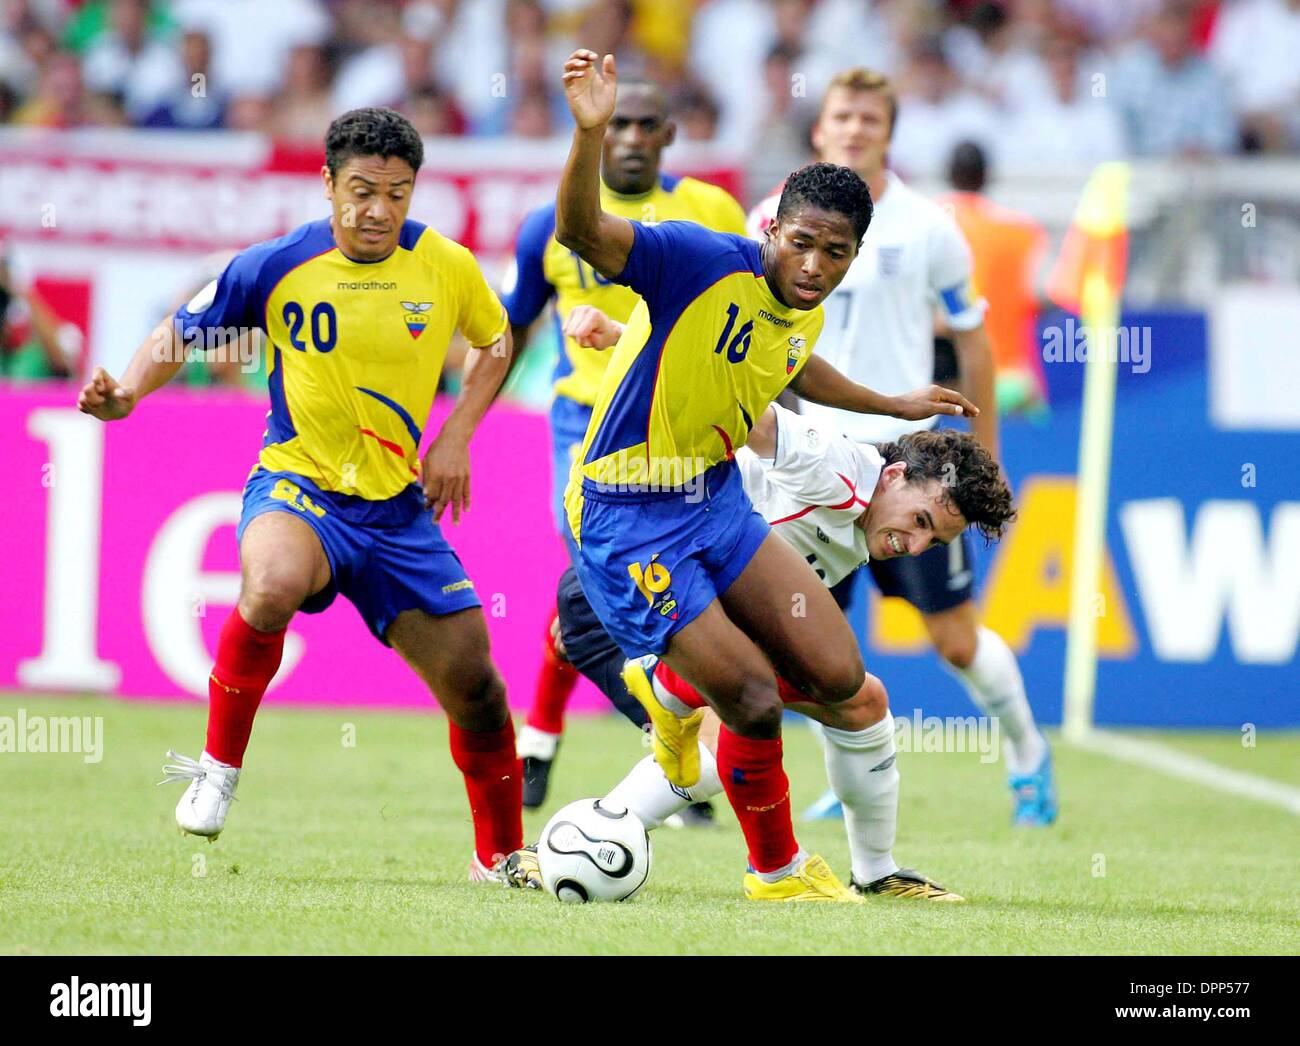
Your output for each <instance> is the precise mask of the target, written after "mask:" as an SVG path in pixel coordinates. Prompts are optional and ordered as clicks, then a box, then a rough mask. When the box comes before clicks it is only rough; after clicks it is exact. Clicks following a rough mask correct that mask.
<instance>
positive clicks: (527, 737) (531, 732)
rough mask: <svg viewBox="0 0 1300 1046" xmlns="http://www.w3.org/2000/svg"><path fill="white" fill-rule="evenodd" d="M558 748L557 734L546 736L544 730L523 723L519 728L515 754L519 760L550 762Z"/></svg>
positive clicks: (558, 736) (558, 738)
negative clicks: (543, 760)
mask: <svg viewBox="0 0 1300 1046" xmlns="http://www.w3.org/2000/svg"><path fill="white" fill-rule="evenodd" d="M559 747H560V735H559V734H548V733H547V732H546V731H545V730H538V729H537V727H535V726H529V725H528V724H527V723H525V724H524V725H523V726H521V727H520V728H519V739H518V740H517V741H516V742H515V754H516V755H517V756H519V758H520V759H545V760H546V761H547V762H550V761H551V760H552V759H554V758H555V752H556V749H558V748H559Z"/></svg>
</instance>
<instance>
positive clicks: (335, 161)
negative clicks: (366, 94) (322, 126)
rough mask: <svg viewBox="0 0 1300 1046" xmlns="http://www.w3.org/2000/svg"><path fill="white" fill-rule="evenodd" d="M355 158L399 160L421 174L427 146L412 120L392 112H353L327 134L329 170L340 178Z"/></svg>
mask: <svg viewBox="0 0 1300 1046" xmlns="http://www.w3.org/2000/svg"><path fill="white" fill-rule="evenodd" d="M353 156H382V157H383V158H384V159H388V157H390V156H396V157H397V158H398V159H401V160H405V161H406V162H407V163H409V164H410V165H411V170H413V171H418V170H419V169H420V164H422V163H424V143H423V142H422V141H420V135H419V133H418V132H417V131H416V129H415V128H414V127H413V126H412V125H411V121H410V120H408V119H407V118H406V117H405V116H403V115H402V114H401V113H399V112H395V111H394V110H392V109H382V108H373V107H372V108H368V109H353V110H351V111H349V112H346V113H344V114H343V115H342V116H339V117H335V119H334V122H333V123H331V124H330V127H329V130H328V131H326V132H325V166H327V167H328V168H329V169H330V174H331V175H332V176H335V177H337V176H338V173H339V168H340V167H342V166H343V165H344V164H345V163H347V161H348V160H349V159H350V158H351V157H353Z"/></svg>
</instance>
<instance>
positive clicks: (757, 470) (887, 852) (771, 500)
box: [504, 309, 1014, 901]
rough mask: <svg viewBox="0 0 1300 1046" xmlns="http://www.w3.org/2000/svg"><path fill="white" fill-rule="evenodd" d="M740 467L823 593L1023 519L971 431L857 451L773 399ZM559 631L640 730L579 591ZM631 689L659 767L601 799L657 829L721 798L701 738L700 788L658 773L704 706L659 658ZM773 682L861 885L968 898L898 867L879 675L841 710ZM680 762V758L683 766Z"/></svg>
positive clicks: (611, 335) (889, 743) (518, 855)
mask: <svg viewBox="0 0 1300 1046" xmlns="http://www.w3.org/2000/svg"><path fill="white" fill-rule="evenodd" d="M586 318H590V321H591V327H589V328H587V329H584V330H582V331H576V332H575V335H574V336H575V337H578V338H580V339H584V338H585V339H590V341H591V343H592V344H594V345H596V346H597V347H601V346H603V345H608V344H612V342H613V340H614V339H615V338H616V336H617V333H618V331H619V326H618V325H617V324H614V323H612V322H611V321H608V320H607V319H606V318H605V317H604V316H602V315H601V314H600V313H599V312H597V310H594V309H590V310H586V311H585V312H584V313H579V312H578V310H575V315H574V316H572V317H571V318H570V323H571V324H574V325H578V326H580V325H582V324H583V322H584V319H586ZM566 329H568V328H567V327H566ZM736 461H737V464H738V465H739V466H740V469H741V475H742V478H743V482H744V486H745V492H746V493H747V494H748V495H749V498H750V500H751V501H752V502H753V504H754V507H755V509H757V511H758V512H759V513H760V514H761V515H762V516H763V517H764V518H765V519H766V520H767V521H768V523H769V525H770V526H771V527H772V529H773V530H774V531H776V533H778V534H779V535H781V537H782V538H783V539H784V540H785V541H787V542H788V543H789V544H790V545H792V546H793V547H794V548H795V549H796V550H797V551H798V552H799V553H800V554H801V555H803V556H804V557H805V558H806V559H807V561H808V563H809V565H810V566H812V568H813V570H814V571H815V572H816V573H817V575H818V576H819V577H820V578H821V579H822V581H823V582H824V583H825V584H826V585H827V586H828V587H830V586H833V585H835V584H836V583H837V582H839V581H841V580H842V579H843V578H845V577H848V576H850V575H851V574H852V573H853V572H854V571H856V570H857V568H858V567H859V566H861V565H862V564H864V563H866V562H868V560H875V559H876V558H881V559H885V560H891V559H896V558H901V557H904V556H908V555H916V554H918V553H920V552H922V551H923V550H925V549H927V548H930V547H932V546H935V545H941V544H947V543H950V542H954V541H956V540H957V539H959V538H960V536H961V535H962V534H963V533H964V532H965V529H966V527H967V525H968V524H973V525H975V526H977V527H978V528H979V529H980V530H981V531H982V532H983V533H984V534H985V535H986V536H987V537H990V538H996V537H997V536H999V535H1000V534H1001V533H1002V531H1003V529H1004V528H1005V526H1006V525H1007V523H1008V522H1009V521H1010V519H1011V518H1012V517H1013V515H1014V508H1013V506H1012V500H1011V493H1010V491H1009V490H1008V489H1007V487H1006V484H1005V482H1004V481H1003V479H1002V477H1001V474H1000V470H999V469H998V467H997V464H996V462H995V461H994V460H993V459H992V458H991V457H990V455H989V454H988V453H987V451H985V450H984V449H983V448H982V447H981V446H980V445H979V444H978V443H977V442H976V441H975V440H974V439H972V438H971V437H970V436H967V435H965V434H961V433H957V432H953V431H946V432H943V433H921V434H918V435H914V436H908V437H906V438H905V439H903V440H902V441H899V442H889V443H885V444H882V445H881V446H880V447H879V448H877V447H875V446H872V445H870V444H862V443H855V442H854V441H852V440H850V439H849V438H848V437H847V436H845V435H843V434H842V433H840V432H839V431H838V430H837V429H836V428H835V426H834V424H833V423H831V422H828V421H826V420H824V419H814V418H809V417H805V416H801V415H799V414H795V413H794V412H792V411H789V410H786V409H785V408H783V407H779V406H777V405H775V404H774V405H773V406H771V407H769V408H768V410H767V411H766V412H765V414H764V415H763V416H762V417H761V418H759V419H758V422H757V424H756V425H755V426H754V429H753V431H752V432H751V433H750V437H749V442H748V444H747V445H746V446H745V447H742V448H741V449H739V450H738V451H737V452H736ZM563 589H564V586H563V585H562V591H563ZM779 612H782V613H788V612H789V608H781V610H780V611H779ZM560 622H561V632H562V638H563V639H564V640H565V644H564V645H565V648H566V650H569V651H570V652H577V656H575V657H574V663H575V664H576V665H577V667H578V668H579V670H580V671H582V672H583V674H585V675H587V676H588V677H589V678H591V679H592V680H593V681H595V682H596V683H597V685H599V686H600V687H601V689H602V690H605V691H606V693H607V694H608V695H609V696H610V698H611V700H613V701H614V703H615V704H616V706H618V707H619V708H620V710H622V711H624V714H625V715H628V717H629V718H631V719H633V721H634V722H636V721H637V719H636V717H634V716H632V715H629V714H628V712H627V710H626V708H625V707H624V706H625V705H626V693H624V692H622V691H621V690H618V689H616V688H617V687H618V684H617V683H615V682H613V680H614V679H616V678H617V677H616V675H615V672H614V671H611V670H610V667H609V665H608V664H607V662H611V661H612V662H615V663H621V662H622V654H621V652H620V651H619V650H618V649H617V647H615V646H614V644H613V643H612V642H610V643H608V644H606V645H605V646H603V647H602V646H601V645H600V631H601V630H600V626H599V622H596V621H595V618H594V615H593V614H591V612H590V610H589V609H584V601H583V600H582V598H581V591H580V589H576V590H570V591H568V592H567V593H566V594H563V595H562V597H561V599H560ZM778 668H779V666H778ZM623 680H624V681H625V684H626V686H627V689H628V690H630V691H631V693H632V695H633V696H635V697H636V698H637V699H638V700H639V701H640V702H641V704H642V705H643V706H645V709H646V711H647V712H648V713H649V714H650V718H651V720H652V721H653V722H654V724H655V738H656V756H659V757H661V758H660V759H659V760H657V758H656V756H647V757H646V758H645V759H643V760H642V761H641V762H640V763H638V764H637V765H636V766H635V767H634V768H633V769H632V771H631V773H629V774H628V776H627V777H626V778H625V779H624V780H623V781H622V782H621V783H620V784H618V785H617V786H616V787H615V788H614V789H613V790H612V791H611V792H610V793H609V794H608V796H607V797H606V801H607V802H608V803H611V804H616V805H620V806H624V807H627V808H628V809H630V810H631V811H632V812H633V813H635V814H636V815H637V816H638V817H639V818H640V819H641V820H642V821H643V822H644V823H645V825H646V827H647V828H657V827H658V826H659V825H661V824H663V823H664V821H665V820H667V819H668V818H669V817H671V816H673V815H674V814H676V813H678V812H679V811H680V810H682V809H683V808H685V807H686V806H687V805H688V804H691V803H698V802H703V801H706V800H707V799H708V798H710V797H712V796H714V795H717V794H718V793H719V792H721V791H722V784H721V781H720V780H719V779H718V772H717V765H716V761H715V759H714V757H713V754H712V751H711V745H710V744H708V743H702V742H697V741H696V740H695V736H696V735H695V734H694V733H693V732H692V733H690V734H689V740H688V743H689V745H690V751H691V752H692V753H696V758H695V759H694V760H693V761H692V763H693V765H692V770H691V775H690V777H689V778H688V779H689V780H692V781H693V783H692V784H689V785H686V786H684V787H683V786H679V785H676V784H673V783H671V782H670V780H669V778H668V776H667V775H666V774H665V772H664V769H663V768H662V767H661V765H660V762H661V761H662V757H663V756H664V755H665V753H664V752H662V751H660V745H661V744H662V742H663V740H664V733H663V732H662V727H663V726H664V725H665V722H667V724H668V727H669V731H668V732H675V731H673V724H675V723H682V722H691V723H692V726H693V727H695V728H698V727H699V726H700V725H701V719H702V713H699V712H697V709H700V708H702V707H703V704H704V700H703V698H702V696H701V695H699V694H698V693H697V692H696V691H695V690H694V689H693V688H692V687H691V686H690V684H688V683H686V682H685V680H683V679H681V677H679V676H676V675H675V674H674V673H673V672H671V671H670V670H669V669H668V667H667V665H665V664H663V663H662V662H659V660H658V658H655V657H653V656H650V657H647V658H642V659H640V660H639V661H632V662H627V663H626V666H625V671H624V674H623ZM778 683H779V689H780V692H781V696H782V698H783V700H785V702H786V703H787V706H788V707H790V708H791V709H792V710H795V711H799V712H802V713H804V714H805V715H807V716H808V717H809V718H810V719H813V720H814V721H816V722H818V723H820V724H821V733H822V739H823V747H824V753H825V757H826V769H827V776H828V778H829V779H830V783H831V787H832V790H833V792H834V794H835V795H836V796H837V797H838V799H840V800H841V801H842V802H843V804H844V809H845V827H846V831H847V833H848V838H849V852H850V858H851V863H852V869H851V879H850V882H851V885H852V887H853V888H854V889H856V890H858V891H859V892H861V893H864V894H879V895H885V896H892V897H907V898H912V897H916V898H925V899H928V900H936V901H959V900H961V899H962V898H961V897H960V896H959V895H958V894H955V893H953V892H952V891H950V890H946V889H944V888H943V887H942V886H940V885H938V884H937V883H935V882H934V881H933V880H931V879H928V878H927V877H926V876H924V875H921V874H919V873H918V872H915V871H913V870H911V869H906V868H900V867H899V866H898V864H897V862H896V861H895V860H894V857H893V846H894V839H895V834H896V826H897V818H898V791H899V773H898V768H897V766H896V765H895V754H896V753H895V743H894V721H893V717H892V716H891V715H890V713H889V702H888V697H887V695H886V693H885V688H884V686H883V685H882V684H881V682H880V680H879V679H877V678H876V677H874V676H872V675H868V676H867V678H866V682H865V683H864V685H863V687H862V689H861V690H860V691H859V693H858V694H857V695H856V696H855V697H854V698H853V699H852V700H850V701H848V702H846V703H845V704H843V705H837V706H823V705H819V704H816V703H815V702H813V701H812V700H811V699H809V698H808V697H807V696H806V695H805V694H803V693H801V692H800V691H799V690H798V689H797V688H796V687H795V686H793V685H791V684H789V683H787V682H785V681H784V680H781V679H779V678H778ZM676 754H677V755H678V756H680V755H681V751H680V750H679V751H678V752H677V753H676ZM685 762H686V760H683V759H680V758H679V759H678V764H679V766H680V765H682V764H684V763H685ZM504 869H505V871H506V873H507V875H506V877H507V879H508V880H509V881H510V882H511V883H512V885H516V886H532V887H535V886H537V885H538V883H539V882H540V877H539V876H538V874H537V871H536V856H535V853H534V852H533V851H532V850H531V849H525V850H521V851H516V852H515V853H514V854H511V855H510V856H509V857H508V858H507V860H506V862H505V865H504Z"/></svg>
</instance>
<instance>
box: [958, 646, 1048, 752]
mask: <svg viewBox="0 0 1300 1046" xmlns="http://www.w3.org/2000/svg"><path fill="white" fill-rule="evenodd" d="M944 663H945V664H947V662H944ZM947 667H948V669H949V670H950V671H951V672H952V673H953V674H954V675H956V676H957V678H958V679H959V680H961V684H962V686H964V687H965V688H966V692H967V693H968V694H970V699H971V700H972V701H974V702H975V704H976V705H978V706H979V708H980V710H981V711H983V712H984V713H985V715H990V716H996V717H997V720H998V729H999V730H1000V731H1001V733H1002V739H1003V743H1002V750H1003V755H1004V756H1005V757H1006V761H1007V770H1008V772H1010V773H1013V774H1028V773H1032V772H1033V771H1034V770H1037V769H1038V764H1039V763H1041V762H1042V760H1043V753H1044V752H1045V751H1046V749H1047V743H1046V742H1045V741H1044V740H1043V735H1042V734H1040V733H1039V732H1038V727H1037V725H1036V724H1035V723H1034V713H1033V712H1032V711H1030V708H1029V701H1028V700H1027V699H1026V698H1025V681H1024V679H1023V678H1022V677H1021V675H1020V665H1019V664H1017V662H1016V655H1015V654H1013V653H1012V652H1011V648H1010V647H1009V646H1007V644H1006V640H1004V639H1003V638H1002V637H1001V636H1000V635H998V634H997V633H996V632H994V631H993V630H992V629H988V628H984V627H983V626H982V625H981V626H980V628H979V629H978V631H977V632H976V639H975V658H974V660H972V661H971V663H970V667H969V668H964V669H963V668H956V667H954V666H953V665H948V666H947Z"/></svg>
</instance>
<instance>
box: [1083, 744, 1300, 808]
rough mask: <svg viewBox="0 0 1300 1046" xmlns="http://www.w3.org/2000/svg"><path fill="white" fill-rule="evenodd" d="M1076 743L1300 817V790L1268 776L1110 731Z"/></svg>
mask: <svg viewBox="0 0 1300 1046" xmlns="http://www.w3.org/2000/svg"><path fill="white" fill-rule="evenodd" d="M1072 743H1073V744H1074V745H1075V746H1076V747H1078V748H1086V749H1090V750H1091V751H1094V752H1100V753H1101V754H1102V755H1108V756H1111V757H1112V758H1114V759H1122V760H1124V761H1125V762H1129V763H1137V764H1138V765H1140V766H1146V767H1150V768H1151V769H1153V770H1160V771H1161V772H1163V773H1166V774H1169V775H1170V776H1171V777H1181V778H1182V779H1183V780H1185V781H1194V782H1196V783H1197V784H1203V785H1207V786H1209V787H1210V788H1215V789H1217V790H1218V791H1220V792H1230V793H1232V794H1233V795H1241V796H1245V797H1246V798H1247V799H1256V800H1258V801H1259V802H1261V803H1272V804H1273V805H1274V806H1280V807H1282V808H1283V809H1284V810H1289V811H1290V812H1291V813H1293V814H1296V815H1297V816H1300V788H1293V787H1291V786H1290V785H1284V784H1282V783H1280V782H1278V781H1272V780H1270V779H1269V778H1267V777H1256V776H1255V775H1254V774H1246V773H1242V772H1241V771H1240V770H1229V769H1228V768H1227V767H1225V766H1219V764H1218V763H1212V762H1210V761H1209V760H1208V759H1202V758H1201V757H1200V756H1195V755H1188V754H1187V753H1185V752H1179V751H1177V750H1176V749H1173V748H1168V747H1166V746H1165V745H1162V744H1160V743H1159V742H1157V741H1147V740H1143V739H1141V738H1136V737H1125V736H1124V735H1122V734H1114V733H1111V732H1110V731H1108V730H1089V731H1087V732H1086V733H1085V734H1084V735H1083V736H1082V737H1078V738H1075V739H1074V740H1073V741H1072Z"/></svg>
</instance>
